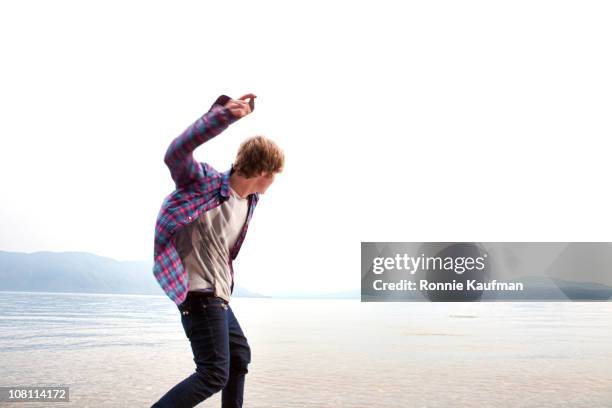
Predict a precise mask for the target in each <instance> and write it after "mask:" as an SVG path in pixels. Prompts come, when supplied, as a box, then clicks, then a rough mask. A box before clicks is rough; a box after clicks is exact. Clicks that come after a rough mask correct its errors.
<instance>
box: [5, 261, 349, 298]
mask: <svg viewBox="0 0 612 408" xmlns="http://www.w3.org/2000/svg"><path fill="white" fill-rule="evenodd" d="M3 290H4V291H28V292H76V293H118V294H135V295H165V294H164V292H163V290H162V289H161V287H160V286H159V284H158V283H157V281H156V280H155V277H154V276H153V262H146V261H117V260H116V259H112V258H107V257H103V256H98V255H95V254H92V253H88V252H50V251H40V252H34V253H25V252H7V251H0V291H3ZM232 296H235V297H255V298H267V297H274V298H292V299H359V296H360V290H359V289H355V290H351V291H345V292H333V293H321V294H313V293H306V292H284V293H280V294H276V295H274V296H266V295H263V294H260V293H256V292H253V291H250V290H248V289H245V288H243V287H241V286H238V285H236V286H235V287H234V293H233V294H232Z"/></svg>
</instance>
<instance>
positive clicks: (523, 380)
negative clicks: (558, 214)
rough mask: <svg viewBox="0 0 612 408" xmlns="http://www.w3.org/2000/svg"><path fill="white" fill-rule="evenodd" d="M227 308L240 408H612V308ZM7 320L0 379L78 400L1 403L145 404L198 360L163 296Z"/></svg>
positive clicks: (316, 304)
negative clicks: (241, 389)
mask: <svg viewBox="0 0 612 408" xmlns="http://www.w3.org/2000/svg"><path fill="white" fill-rule="evenodd" d="M230 305H231V307H232V309H233V310H234V313H235V314H236V317H237V318H238V321H239V322H240V324H241V326H242V328H243V330H244V332H245V335H246V336H247V339H248V341H249V343H250V345H251V349H252V363H251V364H250V365H249V373H248V374H247V380H246V386H245V404H244V405H245V408H246V407H248V408H292V407H330V408H341V407H355V408H378V407H380V408H382V407H385V408H396V407H398V408H399V407H440V408H448V407H538V408H539V407H556V408H557V407H572V408H575V407H589V408H594V407H612V302H583V303H571V302H566V303H564V302H559V303H553V302H551V303H548V302H534V303H520V302H490V303H425V302H416V303H399V302H398V303H362V302H360V301H359V300H358V299H354V300H305V299H268V298H260V299H258V298H232V300H231V303H230ZM0 328H1V330H0V361H1V363H0V386H17V385H19V386H33V385H65V386H69V387H70V400H71V401H70V403H52V404H51V403H47V404H44V403H35V402H32V403H15V404H8V403H3V404H4V405H2V406H7V407H8V406H14V407H17V408H26V407H35V408H40V407H42V406H51V407H61V406H74V407H84V408H86V407H150V406H151V405H152V404H153V403H154V402H155V401H157V399H159V398H160V397H161V396H162V395H163V394H164V393H165V392H166V391H167V390H169V389H170V388H171V387H172V386H174V385H175V384H176V383H178V382H179V381H181V380H182V379H183V378H185V377H187V376H188V375H190V374H191V373H192V372H193V370H194V368H195V364H194V362H193V360H192V358H193V356H192V354H191V348H190V346H189V341H188V339H187V337H186V336H185V333H184V332H183V328H182V326H181V323H180V314H179V312H178V309H177V308H176V306H175V305H174V304H173V303H172V302H171V301H170V300H169V299H168V298H167V297H165V296H139V295H100V294H66V293H32V292H0ZM220 396H221V393H218V394H216V395H214V396H213V397H212V398H210V399H208V400H206V401H204V402H202V403H201V404H200V405H199V406H202V407H219V406H221V402H220Z"/></svg>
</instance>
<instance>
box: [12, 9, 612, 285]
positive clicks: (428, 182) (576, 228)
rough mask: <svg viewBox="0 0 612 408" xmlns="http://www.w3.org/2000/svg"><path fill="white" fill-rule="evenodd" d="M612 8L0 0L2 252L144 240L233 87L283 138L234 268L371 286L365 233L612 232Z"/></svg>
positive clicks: (144, 248)
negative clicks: (366, 281) (185, 152)
mask: <svg viewBox="0 0 612 408" xmlns="http://www.w3.org/2000/svg"><path fill="white" fill-rule="evenodd" d="M611 7H612V6H610V5H609V3H607V2H603V1H602V2H596V1H592V2H583V1H573V2H569V1H549V2H545V1H513V2H491V1H462V2H456V1H446V2H445V1H421V2H391V1H387V2H382V1H378V0H377V1H371V2H359V3H357V2H350V3H349V2H347V3H340V2H331V1H326V2H314V1H308V2H302V3H301V4H296V3H294V2H276V3H272V2H254V1H246V2H242V1H232V2H221V1H217V2H166V3H161V2H153V1H146V2H140V3H138V2H126V1H105V2H95V3H94V2H82V1H74V2H67V1H53V2H43V1H19V2H2V3H1V5H0V45H1V52H2V64H0V109H1V112H2V113H1V116H2V119H1V121H0V134H1V137H2V139H1V140H2V144H1V147H2V148H1V150H0V151H1V155H2V156H1V160H0V172H1V174H2V198H3V200H2V201H3V203H2V207H1V212H0V230H1V233H0V249H2V250H9V251H25V252H33V251H39V250H50V251H88V252H93V253H96V254H99V255H103V256H109V257H113V258H116V259H119V260H146V259H152V256H153V231H154V224H155V218H156V215H157V212H158V210H159V207H160V205H161V202H162V200H163V198H164V197H165V196H166V195H167V194H169V193H170V192H171V191H172V188H173V183H172V180H171V178H170V174H169V171H168V169H167V168H166V167H165V165H164V163H163V155H164V153H165V150H166V148H167V146H168V144H169V143H170V142H171V141H172V139H173V138H174V137H176V136H177V135H178V134H179V133H180V132H182V131H183V130H184V129H185V128H186V127H187V126H188V125H190V124H191V123H192V122H193V121H194V120H196V119H197V118H198V117H199V116H200V115H201V114H203V113H204V112H205V111H206V110H207V109H208V108H209V107H210V105H211V104H212V102H213V101H214V99H215V98H216V97H217V96H218V95H220V94H222V93H226V94H228V95H230V96H233V97H238V96H240V95H242V94H243V93H247V92H254V93H256V94H257V95H258V96H259V97H258V99H257V108H256V110H255V112H254V113H253V115H252V116H249V117H247V118H245V119H243V120H241V121H239V122H237V123H236V124H234V125H232V126H231V127H230V128H229V129H228V130H227V131H226V132H224V133H222V134H221V135H219V136H217V137H216V138H215V139H213V140H212V141H210V142H209V143H207V144H205V145H203V146H201V147H199V148H198V149H197V150H196V153H195V157H196V159H197V160H198V161H208V162H209V163H211V164H212V165H213V166H215V167H216V168H217V169H218V170H220V171H222V170H226V169H227V168H229V165H230V163H231V161H232V159H233V157H234V155H235V152H236V149H237V148H238V145H239V143H240V142H241V140H243V139H244V138H246V137H248V136H251V135H253V134H256V133H260V134H264V135H266V136H268V137H270V138H272V139H274V140H276V141H277V142H278V143H279V144H280V145H281V147H282V148H283V149H284V150H285V153H286V158H287V162H286V167H285V171H284V172H283V173H282V174H281V175H279V176H277V179H276V182H275V184H274V185H272V186H271V187H270V189H269V190H268V192H267V193H266V194H265V195H262V197H261V201H260V202H259V205H258V207H257V209H256V211H255V214H254V217H253V220H252V223H251V225H250V228H249V232H248V234H247V237H246V240H245V243H244V245H243V247H242V249H241V252H240V255H239V256H238V259H237V262H236V264H235V266H236V273H237V284H239V285H241V286H244V287H246V288H249V289H251V290H256V291H260V292H262V293H267V294H274V293H275V292H280V291H285V290H287V291H292V290H296V291H297V290H303V291H318V292H327V291H336V290H348V289H353V288H358V287H359V279H360V266H359V264H360V242H361V241H447V240H451V241H583V240H595V241H596V240H602V241H610V240H611V231H612V217H610V208H612V195H611V194H610V174H612V161H611V160H610V143H609V138H610V136H611V134H612V133H611V131H612V124H611V119H610V118H611V116H610V112H611V111H612V110H611V109H612V99H611V96H610V95H612V80H611V78H612V76H611V75H610V72H612V57H611V56H612V54H611V53H610V49H612V47H611V46H612V44H611V43H612V25H610V21H612V13H611V11H612V9H611Z"/></svg>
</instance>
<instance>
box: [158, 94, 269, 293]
mask: <svg viewBox="0 0 612 408" xmlns="http://www.w3.org/2000/svg"><path fill="white" fill-rule="evenodd" d="M229 99H230V98H229V97H228V96H226V95H221V96H220V97H219V98H217V100H216V101H215V103H213V105H212V107H211V108H210V110H209V111H208V112H206V113H205V114H204V115H202V117H200V118H199V119H198V120H196V121H195V122H194V123H193V124H192V125H191V126H189V127H188V128H187V129H186V130H185V131H184V132H183V133H182V134H181V135H180V136H178V137H177V138H176V139H174V140H173V141H172V143H171V144H170V146H169V147H168V150H167V151H166V155H165V158H164V161H165V163H166V164H167V165H168V168H169V169H170V174H171V176H172V179H173V180H174V183H175V186H176V189H175V190H174V191H173V192H172V193H170V194H169V195H168V196H167V197H166V198H165V199H164V202H163V203H162V206H161V209H160V210H159V214H158V215H157V221H156V223H155V245H154V265H153V275H154V276H155V278H156V279H157V282H158V283H159V285H160V286H161V287H162V289H163V290H164V292H165V293H166V294H167V295H168V297H169V298H170V299H172V301H174V303H176V304H177V305H179V304H181V303H182V302H183V301H184V300H185V297H186V296H187V291H188V289H189V285H188V284H189V277H188V274H187V271H186V270H185V268H184V267H183V264H182V262H181V258H180V256H179V254H178V251H177V249H176V247H175V245H174V242H173V239H172V237H173V235H174V233H175V232H176V231H177V229H179V228H181V227H183V226H185V225H187V224H189V223H191V222H192V221H195V220H196V219H197V218H198V217H199V216H200V215H201V214H202V213H204V212H206V211H208V210H210V209H212V208H215V207H217V206H218V205H220V204H221V203H222V202H223V201H225V200H227V199H228V198H229V195H230V191H229V180H230V175H231V174H232V172H233V165H232V166H231V168H230V169H229V170H227V171H224V172H218V171H217V170H215V169H214V168H213V167H212V166H211V165H210V164H208V163H204V162H201V163H199V162H196V161H195V160H194V158H193V151H194V149H195V148H196V147H198V146H199V145H201V144H202V143H204V142H206V141H208V140H210V139H212V138H213V137H215V136H217V135H218V134H219V133H221V132H223V131H224V130H225V129H226V128H227V127H228V126H229V125H230V124H232V123H234V122H235V121H236V120H237V118H236V117H235V116H234V115H233V114H232V113H231V112H230V111H229V109H227V108H225V107H224V105H225V103H226V102H227V101H228V100H229ZM248 199H249V211H248V215H247V219H246V221H245V223H244V226H243V227H242V231H241V232H240V235H239V236H238V239H237V240H236V243H235V244H234V246H233V248H232V250H231V251H230V257H229V267H230V272H231V276H232V285H231V289H230V291H231V292H233V291H234V267H233V266H232V261H233V260H234V259H235V258H236V256H237V255H238V252H239V251H240V247H241V245H242V242H243V241H244V237H245V236H246V232H247V229H248V226H249V221H250V220H251V217H252V216H253V210H254V209H255V206H256V205H257V201H258V200H259V193H252V194H249V196H248Z"/></svg>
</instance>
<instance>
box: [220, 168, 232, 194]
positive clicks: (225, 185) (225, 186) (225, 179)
mask: <svg viewBox="0 0 612 408" xmlns="http://www.w3.org/2000/svg"><path fill="white" fill-rule="evenodd" d="M233 172H234V165H233V164H232V167H230V169H229V170H227V171H224V172H223V173H221V195H222V196H223V197H225V198H229V196H230V183H229V182H230V176H231V175H232V173H233Z"/></svg>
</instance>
